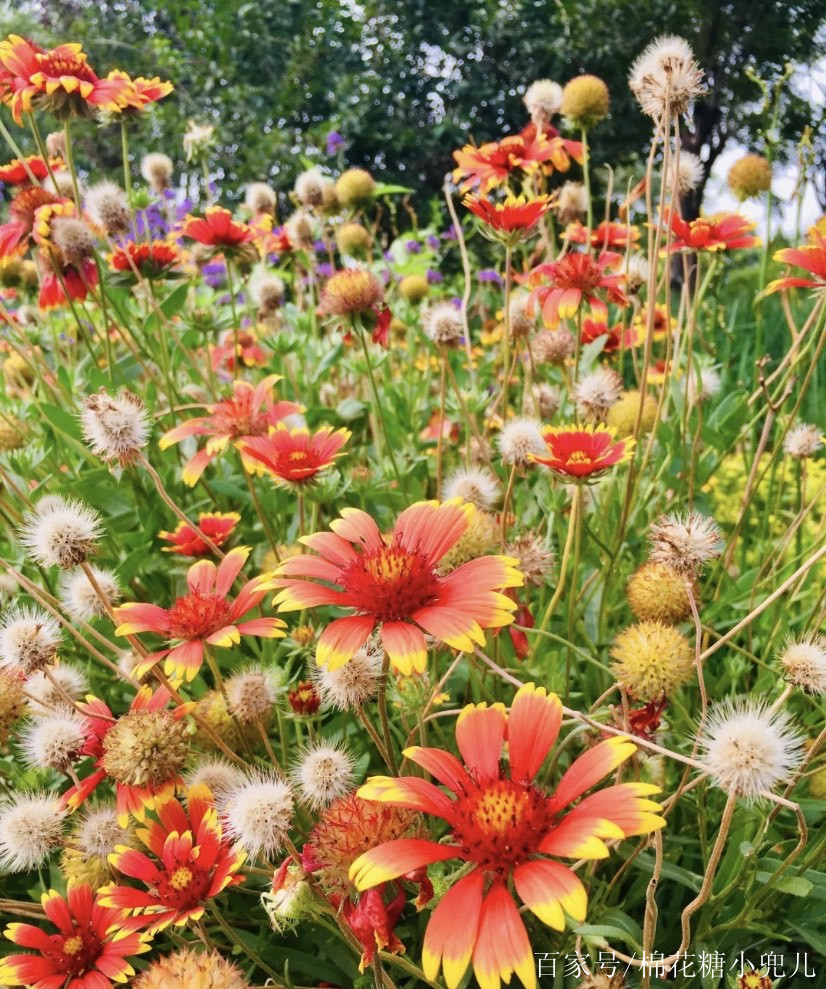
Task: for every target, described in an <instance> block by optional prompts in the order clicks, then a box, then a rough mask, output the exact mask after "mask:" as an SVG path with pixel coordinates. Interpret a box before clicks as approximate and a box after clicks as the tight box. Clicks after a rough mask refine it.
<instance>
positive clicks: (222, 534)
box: [158, 512, 241, 556]
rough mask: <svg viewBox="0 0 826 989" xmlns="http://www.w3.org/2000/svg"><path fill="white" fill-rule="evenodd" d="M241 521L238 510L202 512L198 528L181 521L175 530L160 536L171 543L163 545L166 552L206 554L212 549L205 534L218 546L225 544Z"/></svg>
mask: <svg viewBox="0 0 826 989" xmlns="http://www.w3.org/2000/svg"><path fill="white" fill-rule="evenodd" d="M240 521H241V516H240V515H239V514H238V513H237V512H201V514H200V515H199V516H198V528H197V529H196V528H195V526H192V525H189V523H188V522H179V523H178V525H177V527H176V529H175V530H174V531H173V532H166V531H162V532H159V533H158V537H159V538H160V539H164V540H166V541H167V542H168V543H170V545H169V546H164V547H162V548H163V552H164V553H177V554H178V555H179V556H206V555H207V554H208V553H210V552H211V550H210V548H209V546H207V544H206V543H205V542H204V540H203V536H208V537H209V539H210V540H212V542H213V543H214V544H215V545H216V546H223V545H224V543H225V542H226V541H227V539H228V538H229V536H230V533H231V532H232V530H233V529H234V528H235V526H236V525H238V523H239V522H240ZM202 533H203V536H202Z"/></svg>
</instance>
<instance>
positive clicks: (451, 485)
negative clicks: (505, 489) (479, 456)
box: [444, 467, 501, 511]
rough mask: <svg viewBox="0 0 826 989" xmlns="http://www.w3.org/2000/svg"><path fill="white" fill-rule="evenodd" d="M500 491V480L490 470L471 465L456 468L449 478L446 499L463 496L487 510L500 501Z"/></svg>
mask: <svg viewBox="0 0 826 989" xmlns="http://www.w3.org/2000/svg"><path fill="white" fill-rule="evenodd" d="M500 493H501V492H500V489H499V481H498V480H497V479H496V478H495V477H494V476H493V474H491V472H490V471H489V470H485V469H483V468H473V467H471V468H463V469H459V470H456V471H454V472H453V473H452V474H451V475H450V476H449V477H448V478H447V480H446V481H445V488H444V500H445V501H450V500H451V499H452V498H461V499H462V501H469V502H470V503H471V504H472V505H475V506H476V507H477V508H481V509H483V510H484V511H487V510H488V509H490V508H492V507H493V506H494V504H495V503H496V502H497V501H498V499H499V496H500Z"/></svg>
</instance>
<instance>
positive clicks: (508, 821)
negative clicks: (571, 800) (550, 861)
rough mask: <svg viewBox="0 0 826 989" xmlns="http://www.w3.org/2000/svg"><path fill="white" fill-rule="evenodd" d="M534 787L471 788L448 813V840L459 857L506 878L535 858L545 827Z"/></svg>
mask: <svg viewBox="0 0 826 989" xmlns="http://www.w3.org/2000/svg"><path fill="white" fill-rule="evenodd" d="M546 807H547V801H546V798H545V796H544V795H543V794H542V793H541V792H540V791H539V790H537V789H536V787H533V786H530V785H528V784H523V783H515V782H513V781H512V780H507V779H500V780H495V781H494V782H492V783H487V784H485V785H483V786H479V787H474V788H473V789H472V790H471V791H470V792H469V793H467V794H463V795H462V796H460V797H459V799H458V800H457V801H456V803H455V804H454V805H453V809H452V815H451V817H452V826H453V836H454V838H455V839H456V841H457V843H458V844H459V846H460V847H461V849H462V855H463V857H465V858H467V859H469V860H470V861H471V862H477V863H478V864H479V865H480V866H481V867H482V868H483V869H485V870H487V871H489V872H495V873H497V874H498V875H500V876H505V875H507V874H509V873H510V871H511V870H512V869H513V868H514V867H515V866H516V865H518V864H519V863H520V862H524V861H525V860H526V859H528V858H530V857H531V856H532V855H535V854H536V852H537V848H538V846H539V843H540V841H541V840H542V838H543V837H544V835H545V833H546V831H547V829H548V824H549V818H548V812H547V809H546Z"/></svg>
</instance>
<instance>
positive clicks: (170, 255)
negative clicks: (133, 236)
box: [109, 240, 181, 280]
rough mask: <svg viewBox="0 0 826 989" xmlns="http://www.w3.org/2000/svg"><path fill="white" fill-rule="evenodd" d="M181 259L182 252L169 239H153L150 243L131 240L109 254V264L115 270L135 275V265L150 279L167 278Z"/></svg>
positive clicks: (142, 274) (143, 276) (142, 276)
mask: <svg viewBox="0 0 826 989" xmlns="http://www.w3.org/2000/svg"><path fill="white" fill-rule="evenodd" d="M180 260H181V252H180V251H179V250H178V248H177V246H176V245H175V244H173V243H171V242H170V241H168V240H151V241H149V242H148V243H137V242H135V241H133V240H130V241H127V242H126V243H124V244H121V245H120V246H119V247H117V248H116V249H115V250H114V251H112V253H111V254H110V255H109V265H110V266H111V268H112V270H113V271H119V272H123V273H124V274H125V275H127V276H134V274H135V273H134V269H133V266H134V268H137V269H138V271H139V272H140V275H141V278H146V279H149V280H152V279H155V278H165V277H166V276H167V275H168V274H169V272H170V271H171V270H172V268H174V267H175V265H176V264H178V262H179V261H180ZM130 261H131V263H130Z"/></svg>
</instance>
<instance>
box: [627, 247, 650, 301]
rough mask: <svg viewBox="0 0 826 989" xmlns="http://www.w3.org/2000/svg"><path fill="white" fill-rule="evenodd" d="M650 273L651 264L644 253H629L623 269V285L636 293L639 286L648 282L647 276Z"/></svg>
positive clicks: (643, 285)
mask: <svg viewBox="0 0 826 989" xmlns="http://www.w3.org/2000/svg"><path fill="white" fill-rule="evenodd" d="M650 273H651V266H650V265H649V263H648V258H647V257H646V256H645V255H644V254H631V255H629V257H628V262H627V267H626V270H625V287H626V289H627V290H628V291H629V292H630V293H631V294H632V295H636V294H637V292H639V291H640V289H641V288H644V287H645V286H646V285H647V284H648V276H649V275H650Z"/></svg>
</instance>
